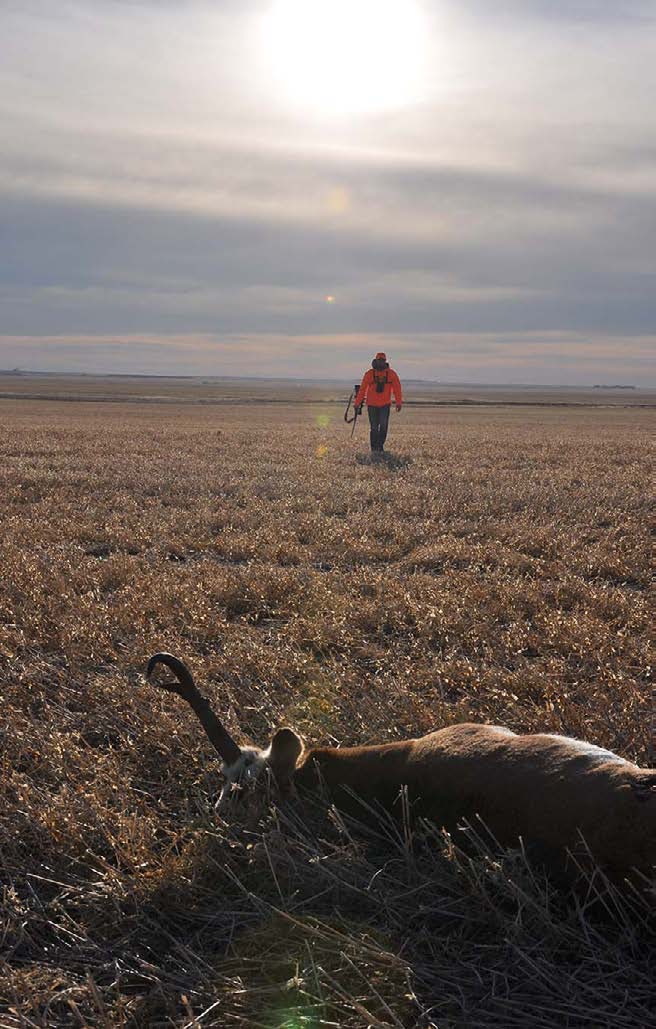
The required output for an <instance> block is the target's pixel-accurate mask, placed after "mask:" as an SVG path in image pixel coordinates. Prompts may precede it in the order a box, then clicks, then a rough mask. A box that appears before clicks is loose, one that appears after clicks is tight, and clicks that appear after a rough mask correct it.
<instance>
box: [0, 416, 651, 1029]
mask: <svg viewBox="0 0 656 1029" xmlns="http://www.w3.org/2000/svg"><path fill="white" fill-rule="evenodd" d="M340 417H341V411H340V410H339V409H336V408H335V407H333V406H326V407H325V408H323V407H319V406H316V405H308V406H304V405H303V406H296V407H291V406H290V407H284V408H278V407H276V408H271V407H261V406H258V405H253V406H249V407H231V408H226V409H220V408H211V409H207V408H205V409H204V408H202V407H201V408H196V407H190V406H187V407H184V408H183V407H176V406H166V407H159V406H156V405H150V406H148V407H147V408H141V407H139V406H137V405H135V404H132V405H129V406H128V405H125V406H123V405H120V404H112V405H106V406H94V405H91V404H89V405H86V404H77V405H57V404H55V403H52V404H51V403H46V402H41V403H35V404H32V405H30V404H29V403H28V402H25V401H23V402H18V401H17V402H11V401H6V402H3V403H2V406H1V407H0V458H1V464H0V482H1V486H2V490H1V494H0V518H1V520H2V532H1V536H0V557H1V560H2V582H1V585H0V695H1V697H2V723H0V724H1V728H0V732H1V733H2V744H3V746H2V801H1V806H0V870H1V872H2V880H3V894H2V907H1V909H0V911H1V929H0V932H1V933H2V935H1V936H0V941H1V942H0V956H1V957H2V962H3V964H2V982H1V983H0V1012H2V1013H3V1014H2V1020H1V1022H0V1025H1V1026H2V1027H11V1029H14V1027H18V1026H25V1027H27V1026H30V1027H31V1026H43V1027H46V1026H47V1027H50V1026H64V1025H66V1026H68V1025H70V1026H76V1025H77V1026H83V1025H88V1026H115V1025H116V1026H141V1025H152V1026H173V1025H174V1026H184V1025H187V1026H210V1025H215V1026H266V1027H267V1029H269V1027H273V1026H285V1027H286V1029H292V1027H294V1029H296V1027H301V1026H303V1027H311V1026H312V1027H314V1026H329V1025H339V1026H354V1027H356V1026H357V1027H360V1026H366V1025H372V1026H415V1025H424V1026H428V1025H430V1024H431V1023H434V1024H435V1025H439V1026H440V1029H446V1027H456V1026H482V1027H483V1026H485V1027H487V1026H490V1027H491V1026H495V1027H513V1026H525V1025H531V1026H536V1027H539V1029H543V1027H544V1029H546V1027H554V1029H555V1027H556V1026H568V1027H572V1029H574V1027H584V1026H585V1027H589V1029H592V1027H602V1026H603V1027H608V1029H610V1027H611V1026H612V1027H613V1029H637V1027H643V1026H648V1025H649V1024H652V1023H650V1018H653V1015H652V1011H653V1007H652V1005H653V1003H654V1000H655V999H656V998H655V996H654V984H653V967H654V957H655V953H654V932H653V924H650V921H649V918H650V911H649V909H648V903H649V901H648V898H645V897H643V898H640V897H639V896H638V895H637V894H635V893H629V894H623V893H622V894H621V893H618V892H617V890H616V889H615V888H613V887H612V886H611V885H610V884H608V883H606V882H605V881H604V880H603V877H601V876H600V875H599V873H596V875H595V876H593V878H592V880H591V882H590V896H589V898H588V900H587V901H586V900H585V899H582V898H581V897H579V899H578V900H576V901H575V900H573V899H572V898H569V899H568V898H566V897H565V896H564V895H563V894H561V893H559V892H558V891H554V888H553V887H552V886H551V885H549V884H547V883H545V882H544V881H542V880H539V879H536V878H534V876H533V875H532V873H531V870H530V869H529V868H528V867H527V865H526V864H525V862H524V861H523V859H522V856H521V854H519V853H511V854H505V855H486V854H485V853H484V852H483V850H482V848H479V850H478V852H475V853H474V854H473V856H472V852H471V849H470V850H468V852H467V853H468V856H465V854H464V853H463V852H462V851H461V849H460V844H459V843H458V841H452V840H449V839H446V838H443V837H442V836H440V834H438V833H437V832H436V831H435V830H434V829H433V828H431V827H423V828H415V829H414V830H412V831H411V830H410V829H409V828H408V827H406V831H405V833H404V832H403V831H402V830H398V829H397V828H396V827H395V826H393V825H392V824H390V823H388V822H387V821H386V820H385V819H384V818H382V817H381V819H380V820H379V822H378V825H377V827H376V828H375V829H373V828H372V827H371V824H369V826H368V827H365V826H364V825H357V826H354V825H352V824H350V823H344V822H343V821H342V820H341V819H340V818H339V817H337V816H336V815H335V813H332V815H331V814H328V815H326V812H325V809H324V807H323V806H322V805H321V804H318V805H317V808H316V810H312V811H310V812H309V813H308V810H307V808H304V809H303V812H304V817H303V818H302V817H301V809H299V808H291V809H288V810H285V811H280V812H278V813H275V812H270V811H267V810H266V809H265V808H264V807H263V808H262V809H261V810H259V811H256V810H253V809H251V808H250V807H246V809H245V810H243V811H241V812H238V813H236V814H235V817H234V820H233V821H232V822H231V823H230V824H223V823H218V822H217V820H216V819H215V817H214V815H213V811H212V806H211V794H212V793H213V792H214V791H216V789H217V786H218V782H219V776H218V772H217V765H216V762H215V761H214V759H213V756H212V754H211V752H210V751H209V749H208V746H207V744H206V743H205V741H204V740H202V739H200V737H199V732H198V729H197V727H196V725H195V723H194V721H193V718H192V716H191V715H190V714H189V713H188V712H187V710H185V709H184V708H183V707H182V705H180V704H178V703H176V701H175V699H174V698H170V697H166V696H163V695H160V694H159V693H158V692H156V691H153V690H152V689H148V688H147V687H145V686H144V685H143V683H142V681H141V678H140V673H141V672H142V671H143V667H144V663H145V661H146V660H147V658H148V656H149V655H150V654H151V653H153V652H154V651H156V650H159V649H168V650H171V651H173V652H174V653H178V654H180V656H183V657H185V658H186V659H188V660H189V661H190V663H191V664H192V666H193V669H194V671H195V673H196V674H197V678H198V680H199V682H200V683H201V684H203V685H205V686H206V688H207V691H208V693H210V695H211V696H212V697H213V698H214V700H215V703H216V707H217V709H218V710H219V711H220V712H221V714H222V715H223V716H225V721H226V722H227V724H228V725H229V727H230V728H231V729H232V730H233V731H234V732H235V733H236V734H238V735H239V736H240V738H243V737H250V738H252V739H254V740H256V741H257V742H264V741H265V740H266V738H267V737H268V735H269V734H270V732H271V729H272V728H273V727H275V726H276V725H279V724H281V723H285V722H286V723H290V724H293V725H294V726H295V727H296V728H297V729H299V730H300V731H301V732H302V733H304V734H305V735H306V736H307V738H308V739H309V740H311V741H312V742H313V743H325V742H332V743H335V742H338V743H358V742H366V741H372V740H385V739H392V738H399V737H403V736H408V735H416V734H420V733H422V732H425V731H428V730H430V729H432V728H435V727H438V726H440V725H443V724H446V723H449V722H457V721H461V720H463V719H474V720H485V721H487V720H491V721H495V722H498V723H503V724H505V725H508V726H510V727H511V728H514V729H519V730H527V731H530V730H537V729H546V730H550V731H557V732H563V733H566V734H569V735H574V736H582V737H586V738H588V739H590V740H592V741H594V742H596V743H599V744H602V745H604V746H609V747H611V748H613V749H615V750H617V751H619V752H620V753H622V754H624V755H625V756H627V757H629V758H632V759H634V760H637V761H638V762H639V763H640V764H644V765H646V764H648V763H649V762H650V761H651V762H652V763H654V753H653V749H650V748H653V722H652V717H653V704H652V696H651V694H650V692H649V686H648V682H649V665H650V656H649V652H648V644H647V624H648V609H647V593H646V590H647V585H648V574H647V570H648V558H647V553H648V542H649V536H648V528H647V509H648V480H647V461H646V436H647V432H648V428H649V424H650V421H651V420H652V414H651V412H650V411H649V410H637V411H629V410H601V409H600V410H594V409H587V410H578V411H568V410H567V409H559V410H549V409H545V408H541V409H536V410H533V411H532V410H530V409H525V410H521V411H514V412H513V411H507V410H504V409H502V408H500V409H497V410H479V409H472V410H463V411H457V412H456V411H448V410H439V409H438V410H431V411H419V410H414V411H413V410H409V411H405V412H404V413H403V415H402V416H401V418H399V419H395V420H394V423H393V429H392V440H391V443H392V447H393V449H394V450H395V451H397V452H399V453H402V454H404V455H406V456H408V457H410V458H411V462H410V463H408V464H407V465H406V466H404V467H402V468H400V469H397V470H388V469H386V468H378V467H375V468H374V467H366V466H360V465H358V464H356V462H355V461H354V450H355V451H357V450H358V449H359V450H362V448H363V445H364V427H363V428H362V429H361V430H360V433H361V434H360V442H359V446H358V445H357V444H356V446H355V447H352V446H349V444H348V441H347V439H346V438H345V432H344V428H343V425H341V424H340V421H339V419H340ZM469 835H470V836H471V832H470V833H469ZM474 850H475V851H476V848H474ZM650 962H651V965H650Z"/></svg>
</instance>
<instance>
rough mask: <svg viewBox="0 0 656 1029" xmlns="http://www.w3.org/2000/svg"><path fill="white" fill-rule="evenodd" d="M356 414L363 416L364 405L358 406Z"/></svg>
mask: <svg viewBox="0 0 656 1029" xmlns="http://www.w3.org/2000/svg"><path fill="white" fill-rule="evenodd" d="M355 413H356V414H362V404H358V406H357V407H356V409H355Z"/></svg>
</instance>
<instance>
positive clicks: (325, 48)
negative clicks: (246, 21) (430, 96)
mask: <svg viewBox="0 0 656 1029" xmlns="http://www.w3.org/2000/svg"><path fill="white" fill-rule="evenodd" d="M425 38H426V27H425V25H424V20H423V17H422V14H421V10H420V8H419V6H418V4H416V3H414V2H413V0H277V2H276V3H274V6H273V8H272V10H271V12H270V14H269V15H268V17H267V19H266V24H265V46H266V50H267V57H268V63H269V65H270V66H271V68H272V71H273V75H274V79H275V80H277V81H278V84H279V88H280V90H281V91H282V94H283V96H284V97H285V99H286V100H287V101H289V102H291V103H293V104H294V105H295V106H299V107H302V108H305V109H307V110H311V111H312V112H313V113H316V114H324V115H349V114H365V113H373V112H377V111H385V110H389V109H393V108H398V107H403V106H406V105H408V104H411V103H413V102H415V101H417V100H419V99H420V97H421V86H422V77H423V73H424V64H425V50H424V40H425Z"/></svg>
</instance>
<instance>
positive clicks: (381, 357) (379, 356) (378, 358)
mask: <svg viewBox="0 0 656 1029" xmlns="http://www.w3.org/2000/svg"><path fill="white" fill-rule="evenodd" d="M386 360H387V354H384V353H383V352H382V350H381V351H380V353H379V354H376V356H375V358H374V361H386Z"/></svg>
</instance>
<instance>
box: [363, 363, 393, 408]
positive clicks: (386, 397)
mask: <svg viewBox="0 0 656 1029" xmlns="http://www.w3.org/2000/svg"><path fill="white" fill-rule="evenodd" d="M376 376H379V379H380V380H382V381H383V391H382V393H379V392H378V391H377V389H376V378H375V377H376ZM392 394H394V401H395V403H396V404H397V406H398V407H400V406H401V404H402V403H403V394H402V393H401V383H400V381H399V377H398V375H397V374H396V372H393V371H392V369H391V368H388V369H387V371H384V372H375V371H374V370H373V368H370V369H369V371H366V372H365V373H364V376H363V378H362V384H361V386H360V389H359V390H358V394H357V396H356V398H355V401H354V403H355V406H356V407H357V406H358V405H359V404H361V403H362V402H363V400H366V401H367V404H368V405H369V407H385V406H386V404H391V403H392Z"/></svg>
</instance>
